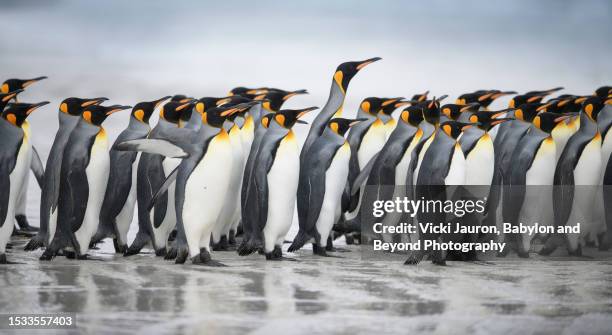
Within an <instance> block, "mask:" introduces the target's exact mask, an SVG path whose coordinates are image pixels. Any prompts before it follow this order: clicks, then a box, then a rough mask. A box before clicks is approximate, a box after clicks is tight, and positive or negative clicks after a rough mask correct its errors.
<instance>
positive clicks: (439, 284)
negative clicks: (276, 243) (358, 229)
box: [0, 240, 612, 334]
mask: <svg viewBox="0 0 612 335" xmlns="http://www.w3.org/2000/svg"><path fill="white" fill-rule="evenodd" d="M24 241H25V240H23V241H21V240H18V241H15V246H14V248H13V249H12V252H11V253H10V254H9V257H10V258H11V260H13V261H18V262H22V263H24V264H17V265H9V266H7V267H4V268H3V270H2V271H1V272H0V285H1V287H2V290H0V313H9V312H11V313H50V312H76V313H77V324H78V328H77V329H74V330H64V331H62V332H72V333H78V332H86V333H96V334H98V333H108V334H177V333H179V334H200V333H202V334H204V333H206V334H209V333H218V332H219V333H221V332H222V333H224V334H243V333H245V332H252V333H255V334H269V333H270V332H272V333H298V334H328V333H341V334H344V333H372V332H377V333H383V334H386V333H407V332H410V333H423V334H429V333H472V334H488V333H491V332H494V333H516V334H558V333H562V332H566V333H576V332H581V333H592V334H605V333H609V331H610V329H612V314H611V312H612V300H611V299H610V298H611V297H612V281H610V280H609V278H610V276H611V275H612V257H610V255H605V254H601V253H598V257H601V258H600V259H601V260H598V261H571V260H567V259H566V258H546V259H545V258H539V257H538V256H537V255H536V256H532V259H530V260H520V259H508V260H499V261H495V260H494V261H493V263H491V264H471V263H457V262H450V263H449V265H448V266H446V267H438V266H434V265H432V264H429V263H422V264H420V265H418V266H416V267H407V266H403V265H402V264H401V262H389V261H386V262H381V261H378V262H373V261H365V260H362V259H361V254H360V252H359V249H358V247H356V246H349V249H350V250H351V252H345V253H340V255H341V256H342V257H343V258H320V257H315V256H313V255H312V254H311V252H310V251H307V250H303V251H299V252H298V253H297V254H295V255H292V256H295V257H296V258H297V259H298V261H297V262H291V261H284V262H267V261H265V260H264V259H263V257H262V256H259V255H252V256H249V257H240V256H238V255H237V254H235V253H234V252H216V253H214V257H215V258H217V259H218V260H220V261H222V262H224V263H225V264H226V265H228V267H225V268H208V267H201V266H195V265H191V264H185V265H175V264H173V263H172V262H168V261H164V260H162V259H160V258H156V257H155V256H154V255H153V254H150V253H149V254H143V255H137V256H132V257H130V258H124V257H121V256H115V255H114V254H112V253H111V250H110V249H111V248H112V246H111V245H110V244H111V243H110V242H108V241H107V242H106V244H105V245H103V246H102V248H101V249H100V250H97V251H93V252H92V255H94V256H96V257H98V258H101V259H103V260H102V261H99V260H90V261H74V260H68V259H66V258H64V257H58V258H56V259H54V260H53V261H52V262H50V263H41V262H39V261H38V260H37V257H38V256H39V255H40V253H41V251H37V252H33V253H26V252H24V251H22V250H21V247H22V245H23V243H24ZM28 332H31V333H36V332H40V333H41V334H42V333H45V334H47V333H49V332H47V331H32V330H30V331H28ZM9 333H10V332H9ZM14 333H15V334H18V333H20V332H19V331H15V332H14ZM21 333H23V331H21ZM58 333H59V331H58Z"/></svg>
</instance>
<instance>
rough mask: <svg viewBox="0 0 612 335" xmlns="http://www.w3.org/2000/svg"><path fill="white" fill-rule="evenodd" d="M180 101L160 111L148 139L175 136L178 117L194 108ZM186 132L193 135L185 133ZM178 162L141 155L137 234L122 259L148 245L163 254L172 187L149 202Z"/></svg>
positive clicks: (170, 223)
mask: <svg viewBox="0 0 612 335" xmlns="http://www.w3.org/2000/svg"><path fill="white" fill-rule="evenodd" d="M181 100H182V101H169V102H167V103H166V104H164V105H163V106H162V107H161V108H160V111H159V120H158V121H157V125H156V126H155V127H154V128H153V129H152V130H151V132H150V133H149V135H148V136H147V138H148V139H156V138H160V137H164V136H167V135H168V134H172V133H175V132H176V130H177V129H181V128H178V124H179V123H180V117H181V114H182V113H184V112H185V111H186V110H189V109H190V108H192V107H193V104H194V102H193V100H192V99H190V98H184V99H181ZM184 130H185V132H181V133H191V132H194V131H193V130H190V129H184ZM179 163H180V161H179V160H178V159H175V158H172V157H164V156H162V155H157V154H155V153H149V152H145V153H143V154H141V155H140V159H139V162H138V170H137V177H136V179H137V180H136V200H137V203H138V232H137V233H136V237H135V239H134V241H132V244H131V245H130V246H129V248H128V249H127V250H126V251H125V253H124V255H125V256H131V255H135V254H137V253H139V252H140V250H142V248H144V247H145V246H146V245H147V244H151V245H152V246H153V249H154V250H155V253H156V255H158V256H162V255H164V254H165V253H166V250H167V249H166V247H167V245H166V244H167V242H168V236H169V235H170V233H171V232H172V230H173V229H174V227H175V225H176V214H175V207H174V204H175V201H174V187H175V186H174V184H173V185H171V186H169V188H168V192H164V193H163V194H161V195H159V197H158V198H157V201H156V202H155V203H154V204H153V203H152V200H153V197H154V195H155V194H156V192H157V190H159V189H160V187H161V186H162V185H163V183H164V181H165V180H166V178H167V176H169V175H170V174H171V172H172V171H173V170H174V169H175V168H176V167H177V166H178V164H179Z"/></svg>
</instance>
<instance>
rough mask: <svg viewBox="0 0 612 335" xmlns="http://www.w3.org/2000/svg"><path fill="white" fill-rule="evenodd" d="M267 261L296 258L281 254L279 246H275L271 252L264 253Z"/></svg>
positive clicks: (281, 250)
mask: <svg viewBox="0 0 612 335" xmlns="http://www.w3.org/2000/svg"><path fill="white" fill-rule="evenodd" d="M265 255H266V260H268V261H292V262H297V259H295V258H291V257H285V256H283V249H281V247H280V246H278V245H277V246H275V247H274V250H272V252H268V253H266V254H265Z"/></svg>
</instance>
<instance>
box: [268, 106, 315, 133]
mask: <svg viewBox="0 0 612 335" xmlns="http://www.w3.org/2000/svg"><path fill="white" fill-rule="evenodd" d="M318 108H319V107H308V108H303V109H283V110H280V111H278V112H277V113H276V114H275V115H274V121H276V123H278V124H279V125H280V126H281V127H283V128H286V129H291V128H292V127H293V126H294V125H295V124H296V123H301V124H307V123H306V122H305V121H302V120H300V118H301V117H302V116H304V115H306V113H308V112H311V111H313V110H315V109H318Z"/></svg>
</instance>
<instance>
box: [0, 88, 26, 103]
mask: <svg viewBox="0 0 612 335" xmlns="http://www.w3.org/2000/svg"><path fill="white" fill-rule="evenodd" d="M21 92H23V89H18V90H14V91H13V92H11V93H8V94H7V95H6V96H5V97H4V98H2V102H7V101H9V100H11V99H13V98H14V97H16V96H17V94H19V93H21Z"/></svg>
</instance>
